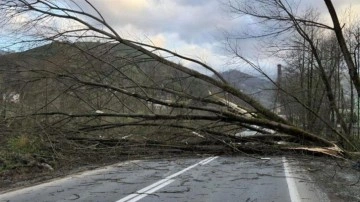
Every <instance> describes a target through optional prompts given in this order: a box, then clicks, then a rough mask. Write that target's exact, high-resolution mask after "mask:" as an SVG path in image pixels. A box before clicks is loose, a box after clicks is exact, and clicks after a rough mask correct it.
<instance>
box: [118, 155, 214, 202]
mask: <svg viewBox="0 0 360 202" xmlns="http://www.w3.org/2000/svg"><path fill="white" fill-rule="evenodd" d="M216 158H218V156H214V157H209V158H206V159H204V160H202V161H200V162H198V163H195V164H194V165H191V166H189V167H187V168H185V169H183V170H181V171H179V172H177V173H174V174H172V175H170V176H168V177H166V178H164V179H162V180H159V181H157V182H155V183H153V184H151V185H149V186H147V187H145V188H143V189H140V190H139V191H137V192H136V193H134V194H130V195H128V196H126V197H124V198H122V199H120V200H118V201H116V202H136V201H138V200H140V199H142V198H144V197H146V196H147V195H149V194H151V193H154V192H156V191H157V190H159V189H161V188H163V187H165V186H167V185H169V184H170V183H172V182H174V181H175V180H173V179H172V178H175V177H177V176H179V175H181V174H183V173H185V172H186V171H188V170H190V169H192V168H194V167H196V166H198V165H205V164H208V163H210V162H211V161H213V160H215V159H216Z"/></svg>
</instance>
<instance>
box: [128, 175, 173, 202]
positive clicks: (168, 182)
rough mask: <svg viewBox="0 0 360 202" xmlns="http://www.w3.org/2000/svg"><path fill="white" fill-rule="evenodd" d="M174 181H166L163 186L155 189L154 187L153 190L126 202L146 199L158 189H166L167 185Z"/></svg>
mask: <svg viewBox="0 0 360 202" xmlns="http://www.w3.org/2000/svg"><path fill="white" fill-rule="evenodd" d="M174 181H175V180H168V181H166V182H164V183H163V184H161V185H159V186H157V187H154V188H153V189H150V190H149V191H146V192H145V193H143V194H140V195H139V196H137V197H135V198H133V199H131V200H129V201H128V202H136V201H138V200H140V199H142V198H144V197H146V196H147V195H149V194H152V193H154V192H156V191H157V190H159V189H161V188H163V187H166V186H167V185H169V184H171V183H172V182H174Z"/></svg>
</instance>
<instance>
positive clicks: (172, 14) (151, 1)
mask: <svg viewBox="0 0 360 202" xmlns="http://www.w3.org/2000/svg"><path fill="white" fill-rule="evenodd" d="M228 1H229V0H90V2H92V3H93V4H94V5H95V7H96V8H98V9H99V11H100V12H101V13H102V15H103V16H104V17H105V19H106V20H107V22H108V23H109V24H110V25H111V26H112V27H113V28H115V30H116V31H117V32H118V33H120V35H121V36H122V37H123V38H127V39H132V40H136V41H141V42H146V43H153V44H154V45H156V46H160V47H163V48H167V49H170V50H172V51H175V52H177V53H180V54H183V55H185V56H190V57H192V58H195V59H199V60H201V61H202V62H205V63H207V64H210V65H211V66H212V67H213V68H215V69H216V70H218V71H225V70H229V69H234V68H237V69H239V70H241V71H244V72H247V73H251V72H253V70H252V69H251V68H249V67H247V66H245V65H243V64H238V63H235V64H234V63H231V61H233V60H231V56H232V55H231V54H230V53H229V52H228V51H226V50H225V44H224V43H225V38H226V34H225V33H231V34H232V35H233V34H234V33H235V36H236V33H240V32H242V31H246V30H253V29H254V27H255V31H256V26H257V25H255V26H254V23H253V21H252V19H251V18H249V17H246V16H238V15H233V14H231V13H230V12H229V8H228V7H227V6H226V2H228ZM232 1H236V0H232ZM249 1H251V0H249ZM288 1H295V2H299V0H288ZM76 2H78V1H77V0H76ZM333 3H334V5H335V8H336V9H337V12H338V14H339V15H340V16H341V14H342V13H344V12H345V10H346V9H347V8H349V7H350V5H351V6H352V10H353V11H360V0H333ZM309 7H313V8H315V10H316V11H318V12H320V13H321V14H322V17H323V18H324V19H325V20H326V19H327V20H328V21H329V19H330V18H329V16H328V14H327V9H326V6H325V4H324V1H323V0H302V1H301V4H300V7H299V10H301V9H306V8H309ZM355 13H356V12H355ZM329 22H330V21H329ZM330 25H331V24H330ZM240 46H241V54H244V55H245V56H246V57H248V58H249V59H251V60H252V61H253V62H255V63H258V64H260V65H261V66H262V67H264V69H265V70H267V71H269V72H270V73H273V72H276V71H274V69H275V67H276V65H277V64H278V63H281V61H278V59H277V58H274V57H268V56H264V55H261V54H259V52H258V50H259V48H260V49H261V47H259V44H258V43H257V41H256V40H255V41H254V40H243V41H241V44H240Z"/></svg>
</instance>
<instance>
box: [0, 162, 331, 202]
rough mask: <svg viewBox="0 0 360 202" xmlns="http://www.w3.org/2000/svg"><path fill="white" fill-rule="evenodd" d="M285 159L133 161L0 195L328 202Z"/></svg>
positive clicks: (36, 198) (37, 198)
mask: <svg viewBox="0 0 360 202" xmlns="http://www.w3.org/2000/svg"><path fill="white" fill-rule="evenodd" d="M293 162H294V161H293V160H288V159H286V158H284V157H271V158H263V159H255V158H250V157H227V156H213V157H203V158H186V159H185V158H181V159H166V160H147V161H145V160H143V161H128V162H124V163H120V164H116V165H113V166H108V167H106V168H102V169H98V170H94V171H88V172H85V173H81V174H77V175H73V176H69V177H66V178H63V179H58V180H54V181H51V182H47V183H44V184H40V185H36V186H33V187H28V188H25V189H21V190H17V191H13V192H8V193H4V194H2V195H0V201H1V202H3V201H10V202H16V201H19V202H20V201H21V202H23V201H39V202H40V201H59V202H60V201H112V202H115V201H116V202H125V201H129V202H130V201H132V202H135V201H143V202H149V201H199V202H201V201H214V202H215V201H217V202H218V201H221V202H226V201H244V202H252V201H254V202H255V201H256V202H261V201H266V202H268V201H276V202H282V201H283V202H298V201H306V202H311V201H314V202H315V201H316V202H321V201H329V199H328V197H327V196H326V194H324V193H322V192H321V191H320V189H318V188H317V187H316V185H315V184H314V183H313V182H312V181H311V179H310V178H309V177H308V176H307V175H306V172H304V171H303V170H301V168H299V167H296V166H294V163H293Z"/></svg>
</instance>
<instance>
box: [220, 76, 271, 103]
mask: <svg viewBox="0 0 360 202" xmlns="http://www.w3.org/2000/svg"><path fill="white" fill-rule="evenodd" d="M220 74H221V75H222V76H223V77H224V79H225V80H227V81H228V82H229V84H231V85H233V86H234V87H236V88H237V89H239V90H241V91H242V92H244V93H246V94H248V95H250V96H251V97H253V98H255V99H257V100H258V101H259V102H260V103H261V104H263V105H264V106H266V107H268V108H270V107H273V100H274V93H275V92H274V89H275V86H274V85H273V84H272V83H271V82H270V81H269V80H266V79H263V78H259V77H256V76H252V75H249V74H246V73H243V72H241V71H238V70H234V69H233V70H228V71H225V72H221V73H220Z"/></svg>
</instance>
